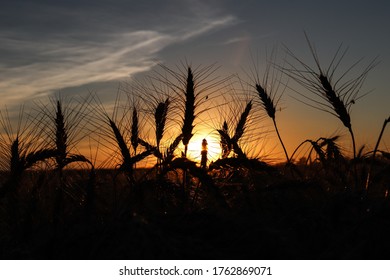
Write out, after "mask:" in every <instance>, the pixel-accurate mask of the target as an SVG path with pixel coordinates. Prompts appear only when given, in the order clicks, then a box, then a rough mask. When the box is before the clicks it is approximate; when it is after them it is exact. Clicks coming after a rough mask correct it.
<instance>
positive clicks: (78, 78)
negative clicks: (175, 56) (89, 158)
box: [0, 10, 235, 102]
mask: <svg viewBox="0 0 390 280" xmlns="http://www.w3.org/2000/svg"><path fill="white" fill-rule="evenodd" d="M199 12H200V11H199V10H197V13H199ZM185 13H191V11H185V12H182V14H185ZM51 16H52V15H51ZM166 16H169V14H167V15H166ZM186 18H188V19H191V20H187V19H186ZM110 19H112V23H111V24H109V25H102V26H96V28H97V30H94V29H93V28H91V27H90V26H89V25H87V26H86V25H80V28H79V30H78V29H77V28H71V30H67V29H66V28H65V29H64V30H66V32H65V31H64V32H61V30H52V29H50V28H49V29H47V33H45V34H39V33H37V34H35V36H33V34H31V33H26V32H24V29H23V28H19V27H18V26H17V27H15V29H14V30H12V28H10V29H7V30H6V29H0V58H1V59H0V61H1V62H0V96H1V98H2V100H3V102H7V101H9V102H11V101H12V100H15V101H16V100H22V99H25V98H30V97H31V96H34V95H36V94H45V93H49V92H52V91H56V90H60V89H63V88H67V87H74V86H81V85H85V84H91V83H94V82H104V81H111V80H120V79H124V78H126V77H129V76H131V75H134V74H136V73H139V72H143V71H147V70H149V69H151V67H153V65H154V64H155V61H156V59H157V58H158V53H159V52H160V51H161V50H163V49H164V48H166V47H168V46H171V45H174V44H175V43H178V42H182V41H185V40H190V39H192V38H195V37H197V36H201V35H203V34H206V33H208V32H212V31H215V30H218V29H220V28H223V27H226V26H229V25H231V24H234V22H235V18H234V17H233V16H231V15H211V14H210V11H208V13H207V16H206V13H205V15H202V16H201V17H200V16H198V18H197V19H196V20H195V19H194V18H193V17H184V18H183V17H177V22H176V23H175V24H174V23H173V22H172V21H170V22H168V23H167V24H165V23H164V22H152V23H150V22H148V23H147V24H145V25H146V27H147V28H143V22H142V21H140V22H131V24H132V26H129V28H128V29H127V28H125V25H126V21H121V20H118V19H117V18H116V15H115V13H114V14H111V15H110V18H108V19H107V20H110ZM60 20H64V19H60ZM33 23H36V22H35V21H33ZM114 23H117V25H115V24H114ZM113 25H115V27H114V26H113ZM45 28H48V27H45ZM56 28H58V26H57V27H56ZM34 30H35V29H33V31H34ZM129 30H130V31H129ZM33 31H32V33H33ZM37 31H39V28H38V27H36V30H35V31H34V32H37Z"/></svg>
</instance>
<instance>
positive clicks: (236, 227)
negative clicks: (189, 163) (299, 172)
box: [0, 170, 390, 259]
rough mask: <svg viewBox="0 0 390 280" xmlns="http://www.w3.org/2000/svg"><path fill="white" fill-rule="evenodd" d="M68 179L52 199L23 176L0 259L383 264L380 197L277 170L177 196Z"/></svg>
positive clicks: (145, 182) (11, 202)
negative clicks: (348, 261)
mask: <svg viewBox="0 0 390 280" xmlns="http://www.w3.org/2000/svg"><path fill="white" fill-rule="evenodd" d="M230 171H232V170H230ZM68 172H69V173H68V174H66V178H67V179H66V182H62V183H63V184H64V185H63V190H64V191H63V192H61V193H60V195H58V194H59V192H58V191H56V184H62V183H61V182H59V181H58V178H56V176H55V175H53V174H49V173H44V174H43V175H42V174H34V173H31V174H29V175H28V176H26V178H25V179H24V181H23V183H24V185H23V187H22V188H21V189H20V191H19V193H18V194H17V195H18V196H17V197H8V198H7V200H4V201H2V204H1V208H0V210H1V224H0V226H1V228H0V230H1V232H0V256H1V258H3V259H390V245H389V244H390V243H389V236H390V207H389V206H390V203H389V201H388V199H387V198H386V197H385V196H384V195H379V193H380V192H379V193H378V194H371V195H362V194H361V193H360V192H357V191H353V190H348V189H347V190H336V191H335V190H334V189H331V188H330V187H331V185H330V184H329V182H325V181H324V180H322V179H318V180H315V179H297V178H292V177H293V176H287V175H283V172H282V171H279V170H277V171H275V170H274V171H267V172H251V173H245V172H246V171H243V170H236V171H232V172H231V173H229V174H224V175H223V176H222V174H221V173H220V172H221V171H218V173H212V172H210V176H213V180H214V182H215V187H216V189H215V190H210V189H208V188H206V187H205V186H202V184H199V182H198V181H197V179H196V178H189V179H188V182H187V184H186V188H185V190H184V189H183V185H182V184H181V183H180V177H181V175H180V174H170V175H169V176H171V178H169V180H168V179H159V180H157V179H155V178H156V177H155V176H154V175H153V176H152V177H154V179H150V178H148V176H141V175H140V179H139V180H138V181H137V184H134V183H133V184H130V183H129V182H128V181H127V180H126V178H125V177H124V176H123V175H121V174H119V175H117V173H116V172H115V171H107V170H106V171H103V170H100V171H97V172H96V174H94V176H90V174H88V172H86V171H68ZM225 172H226V170H225ZM286 172H287V171H286ZM174 176H178V177H177V178H176V179H177V181H175V178H174ZM149 177H151V176H149ZM222 177H223V178H222ZM221 178H222V179H221ZM34 184H35V185H34ZM91 186H92V187H91ZM183 190H184V191H183ZM58 205H60V206H58Z"/></svg>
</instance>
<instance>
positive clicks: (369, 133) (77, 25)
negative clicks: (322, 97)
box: [0, 0, 390, 150]
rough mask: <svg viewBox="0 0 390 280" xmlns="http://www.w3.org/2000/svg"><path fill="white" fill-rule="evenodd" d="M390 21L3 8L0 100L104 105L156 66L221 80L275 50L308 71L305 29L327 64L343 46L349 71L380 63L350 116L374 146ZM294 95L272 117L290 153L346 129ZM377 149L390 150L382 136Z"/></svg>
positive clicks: (141, 5) (156, 7) (385, 103)
mask: <svg viewBox="0 0 390 280" xmlns="http://www.w3.org/2000/svg"><path fill="white" fill-rule="evenodd" d="M389 14H390V3H389V2H388V1H333V0H331V1H286V0H274V1H247V0H242V1H232V0H226V1H224V0H217V1H191V0H177V1H157V0H146V1H124V0H123V1H103V0H95V1H85V0H78V1H72V0H71V1H49V0H46V1H41V0H39V1H21V0H13V1H7V3H6V4H5V3H3V5H2V9H1V10H0V98H1V100H2V103H3V104H7V105H10V106H11V105H12V104H20V103H23V102H26V101H29V100H32V99H35V98H37V97H41V96H46V95H50V94H52V93H55V92H58V91H62V92H64V93H70V92H72V93H77V94H83V93H86V92H87V89H91V90H94V91H96V92H97V93H98V94H100V95H101V96H103V97H102V99H103V100H107V102H110V99H111V100H112V101H114V100H115V94H116V90H117V87H118V83H119V82H122V81H125V80H128V79H129V78H130V77H134V76H140V75H143V74H146V73H147V72H148V71H150V70H152V69H154V67H155V64H156V62H157V61H158V62H162V63H165V64H167V65H176V64H179V63H180V61H182V60H188V61H191V62H192V63H193V64H202V65H207V64H210V63H214V62H216V63H217V64H218V65H220V66H221V68H220V70H219V71H220V75H229V74H233V73H239V74H241V75H243V74H242V73H243V69H244V70H245V69H248V67H250V65H251V53H252V54H253V53H256V54H257V53H259V54H260V55H259V57H264V56H263V54H264V52H265V50H267V49H268V50H270V49H272V48H273V47H275V46H277V47H278V49H279V53H280V54H281V56H282V57H283V46H284V45H285V46H287V47H288V48H289V49H291V50H292V51H293V52H294V53H295V54H296V55H297V56H298V57H300V58H302V59H303V60H304V61H307V63H309V64H310V63H313V61H312V58H311V57H310V52H309V50H308V46H307V43H306V41H305V37H304V31H305V32H307V34H308V35H309V36H310V40H311V41H312V42H313V43H314V44H315V46H316V48H317V50H318V53H319V55H320V60H323V61H324V64H325V65H326V64H327V63H328V62H329V59H330V58H331V57H332V55H333V54H334V52H335V51H336V49H337V47H338V46H339V45H340V44H341V43H343V44H344V45H345V46H348V47H349V51H348V54H347V56H346V57H345V60H344V61H343V63H345V64H346V65H347V66H349V65H351V64H352V63H353V62H355V61H357V60H358V59H360V58H364V60H363V63H362V67H363V66H364V65H367V64H368V63H369V62H370V61H371V60H372V59H374V58H375V57H376V56H378V57H379V59H378V60H379V61H380V64H379V65H378V66H377V67H376V68H375V69H373V70H372V71H371V73H370V74H369V76H368V78H367V81H366V83H365V86H364V88H363V90H366V91H370V90H372V93H371V94H370V95H368V96H367V97H365V98H364V99H363V100H361V101H359V102H358V103H357V104H356V106H354V107H353V109H352V118H353V123H356V131H357V138H358V141H359V143H360V144H364V143H368V144H369V145H371V146H372V145H373V141H374V138H375V137H376V135H377V133H379V130H380V126H381V124H382V122H383V120H384V118H386V117H389V114H390V112H389V104H390V97H389V96H390V91H389V90H390V86H389V83H388V79H389V69H390V54H389V50H390V36H389V34H390V17H389V16H388V15H389ZM289 86H290V83H289ZM291 86H294V85H293V83H292V82H291ZM293 95H294V93H293V92H288V91H287V92H286V93H285V95H284V96H283V99H282V102H281V104H282V105H283V108H284V109H283V111H282V112H281V113H280V116H278V118H279V121H280V126H281V130H282V134H283V133H284V134H285V135H286V137H288V138H289V140H290V144H289V145H290V147H289V149H290V150H291V149H292V148H293V147H294V146H296V145H297V144H299V142H300V141H301V140H304V139H305V138H310V137H312V138H317V137H319V136H329V135H331V134H332V133H338V132H340V131H341V132H342V133H344V132H345V131H344V130H343V126H342V125H341V124H340V123H339V122H338V121H337V120H335V119H334V118H333V117H332V116H329V115H327V114H325V113H321V112H318V111H315V110H314V109H312V108H309V107H307V106H303V104H301V103H299V102H297V101H296V100H295V99H294V98H293ZM314 114H315V116H316V117H315V118H316V121H315V122H314V121H313V118H314V117H313V115H314ZM374 136H375V137H374ZM383 143H384V144H383V145H385V146H386V147H387V148H388V147H389V145H390V137H389V133H387V134H386V135H385V138H384V142H383Z"/></svg>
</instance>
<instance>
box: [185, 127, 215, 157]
mask: <svg viewBox="0 0 390 280" xmlns="http://www.w3.org/2000/svg"><path fill="white" fill-rule="evenodd" d="M204 139H205V140H206V141H207V161H208V163H207V164H209V163H210V162H211V161H216V160H217V159H218V158H219V157H220V155H221V146H220V144H219V139H218V137H216V136H215V135H213V134H210V133H207V132H206V133H202V132H199V133H195V135H194V136H193V137H192V138H191V140H190V142H189V144H188V158H189V159H191V160H194V161H196V162H199V163H200V161H201V152H202V149H204V148H203V147H202V142H203V140H204Z"/></svg>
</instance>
